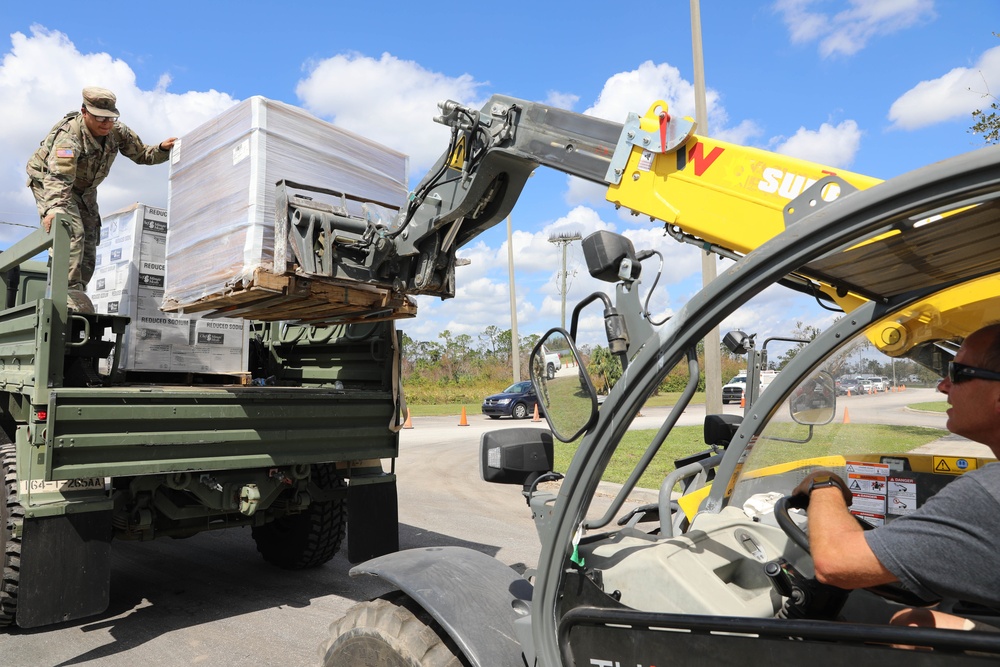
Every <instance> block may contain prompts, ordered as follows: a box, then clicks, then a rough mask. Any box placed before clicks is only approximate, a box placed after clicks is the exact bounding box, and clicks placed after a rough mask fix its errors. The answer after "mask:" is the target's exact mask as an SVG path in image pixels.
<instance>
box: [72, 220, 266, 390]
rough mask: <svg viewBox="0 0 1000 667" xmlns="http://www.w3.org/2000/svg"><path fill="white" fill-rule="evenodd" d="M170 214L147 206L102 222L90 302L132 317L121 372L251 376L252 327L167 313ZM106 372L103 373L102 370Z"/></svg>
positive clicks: (124, 345)
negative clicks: (165, 290) (164, 306)
mask: <svg viewBox="0 0 1000 667" xmlns="http://www.w3.org/2000/svg"><path fill="white" fill-rule="evenodd" d="M166 247H167V212H166V211H165V210H164V209H162V208H154V207H151V206H145V205H143V204H134V205H132V206H130V207H128V208H126V209H123V210H121V211H117V212H115V213H113V214H111V215H109V216H107V217H105V218H104V219H103V220H102V222H101V244H100V245H99V246H98V247H97V263H96V268H95V270H94V277H93V279H91V281H90V286H89V296H90V298H91V301H93V302H94V307H95V309H96V310H97V312H99V313H108V314H112V315H125V316H128V317H130V318H132V322H131V323H130V324H129V326H128V329H127V330H126V333H125V336H124V337H123V340H122V349H121V351H120V362H119V364H120V367H121V368H123V369H126V370H139V371H184V372H206V373H239V372H243V371H245V370H246V367H247V364H246V358H247V350H248V347H247V345H248V343H247V336H248V333H249V332H248V329H247V327H248V324H247V323H246V322H244V321H243V320H223V319H214V320H202V319H197V318H193V317H191V316H181V315H177V314H173V313H164V312H163V311H161V310H160V304H161V302H162V301H163V286H164V277H165V274H166ZM102 370H103V371H105V372H106V371H107V369H106V368H104V369H102Z"/></svg>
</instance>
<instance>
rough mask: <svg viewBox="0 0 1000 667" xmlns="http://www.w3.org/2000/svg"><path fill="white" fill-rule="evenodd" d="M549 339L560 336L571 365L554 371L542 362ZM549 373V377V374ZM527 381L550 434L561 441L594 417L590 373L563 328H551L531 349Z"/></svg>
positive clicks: (580, 430) (579, 431)
mask: <svg viewBox="0 0 1000 667" xmlns="http://www.w3.org/2000/svg"><path fill="white" fill-rule="evenodd" d="M552 339H564V341H560V342H561V343H562V344H566V345H569V350H567V351H568V352H569V353H570V355H571V356H572V358H573V365H572V366H570V365H568V364H567V365H563V366H561V367H560V368H559V369H558V370H556V371H555V372H554V373H551V372H549V369H548V368H547V367H546V364H545V352H544V350H545V348H546V347H548V348H555V345H551V344H549V345H548V346H546V344H547V343H548V341H550V340H552ZM550 375H551V377H550ZM531 382H532V384H534V386H535V392H536V393H537V394H538V402H539V403H541V405H542V408H543V410H544V412H545V420H546V421H547V422H548V423H549V428H550V429H552V434H553V435H555V437H557V438H559V439H560V440H561V441H563V442H570V441H571V440H575V439H576V438H578V437H579V436H580V435H581V434H582V433H584V432H585V431H586V430H587V429H588V428H590V426H591V425H592V424H593V423H594V420H595V419H596V418H597V392H596V391H595V390H594V385H593V384H592V383H591V381H590V376H589V375H588V374H587V372H586V370H585V369H584V367H583V362H582V361H581V360H580V353H579V352H578V351H577V349H576V346H575V345H574V344H573V340H572V339H571V338H570V335H569V334H568V333H567V332H566V331H565V330H564V329H551V330H549V331H548V333H546V334H545V335H544V336H543V337H542V339H541V340H540V341H538V344H537V345H535V349H534V350H532V351H531Z"/></svg>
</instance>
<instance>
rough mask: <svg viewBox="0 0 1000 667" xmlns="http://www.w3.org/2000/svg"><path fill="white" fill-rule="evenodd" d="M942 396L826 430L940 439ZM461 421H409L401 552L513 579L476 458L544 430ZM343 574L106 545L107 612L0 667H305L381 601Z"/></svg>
mask: <svg viewBox="0 0 1000 667" xmlns="http://www.w3.org/2000/svg"><path fill="white" fill-rule="evenodd" d="M940 398H941V396H940V395H937V394H934V392H933V390H908V391H907V392H903V393H894V392H890V393H887V394H880V395H878V396H856V397H850V398H842V399H839V402H838V407H837V410H838V418H842V415H843V413H844V410H845V409H846V410H847V411H848V413H849V418H850V420H851V421H852V422H858V423H863V422H865V421H880V422H882V423H890V424H897V423H898V424H916V425H925V426H934V427H937V428H943V427H944V422H945V419H946V418H945V416H944V415H943V414H917V413H913V412H911V411H908V410H906V408H905V404H906V403H913V402H921V401H933V400H940ZM667 410H668V409H667V408H649V409H644V410H643V417H641V418H639V419H638V420H637V424H636V427H639V428H656V427H658V426H659V424H660V422H661V421H662V419H663V417H664V415H665V414H666V413H667ZM726 412H732V413H737V412H739V408H738V406H734V405H730V406H726ZM703 416H704V408H703V407H702V406H692V407H691V408H690V409H689V410H688V411H687V412H686V413H685V414H684V416H683V417H682V419H681V421H680V423H682V424H700V423H701V422H702V419H703ZM468 422H469V425H468V426H459V425H458V417H427V418H415V419H413V425H414V428H413V429H410V430H404V431H403V432H402V434H401V439H400V440H401V442H400V450H401V451H400V456H399V459H398V462H397V473H398V475H399V505H400V509H399V516H400V545H401V547H402V548H412V547H423V546H444V545H456V546H466V547H470V548H473V549H477V550H479V551H482V552H484V553H487V554H489V555H491V556H495V557H496V558H498V559H499V560H500V561H502V562H504V563H506V564H508V565H511V566H513V567H515V568H516V569H519V570H523V569H524V567H525V566H533V565H534V564H535V561H536V560H537V555H538V543H537V539H536V534H535V530H534V526H533V525H532V523H531V520H530V516H529V512H528V508H527V506H526V504H525V501H524V499H523V498H522V496H521V494H520V488H519V487H515V486H499V485H491V484H485V483H483V482H482V481H481V480H480V479H479V473H478V462H477V456H478V443H479V439H480V437H481V435H482V433H484V432H486V431H489V430H492V429H497V428H510V427H512V426H520V427H543V426H544V423H539V424H535V423H532V421H531V420H527V421H523V422H513V421H511V420H508V419H503V420H499V421H494V420H490V419H487V418H486V417H483V416H482V415H478V414H476V415H469V417H468ZM67 567H72V565H71V564H68V565H67ZM349 569H350V564H349V563H348V562H347V560H346V556H345V555H339V556H338V557H337V558H335V559H334V560H333V561H331V562H330V563H327V564H326V565H325V566H323V567H321V568H318V569H315V570H309V571H305V572H286V571H283V570H279V569H276V568H274V567H272V566H270V565H268V564H267V563H265V562H264V561H263V560H262V559H261V558H260V557H259V555H258V554H257V552H256V548H255V545H254V543H253V540H252V539H251V538H250V533H249V530H223V531H218V532H214V533H205V534H201V535H197V536H195V537H192V538H189V539H184V540H171V539H165V540H157V541H154V542H150V543H144V544H143V543H128V542H116V543H115V544H114V546H113V561H112V574H111V604H110V607H109V609H108V610H107V612H106V613H104V614H103V615H101V616H98V617H94V618H90V619H86V620H82V621H76V622H71V623H65V624H61V625H57V626H53V627H50V628H45V629H40V630H30V631H28V630H21V629H18V628H13V629H10V630H8V631H7V632H5V633H3V634H0V665H31V666H33V667H34V666H37V667H44V666H48V665H53V666H54V665H101V667H117V666H119V665H120V666H123V667H124V666H128V667H134V666H135V665H142V666H143V667H168V666H169V667H174V666H177V665H213V666H215V665H234V664H257V665H279V664H280V665H316V664H318V654H317V647H318V646H319V645H320V643H321V642H322V641H323V640H324V639H325V638H326V633H327V628H328V626H329V624H330V623H331V622H332V621H334V620H335V619H337V618H339V617H340V616H341V615H342V614H343V613H344V612H345V611H346V610H347V608H348V607H350V606H351V605H352V604H354V603H355V602H356V601H360V600H366V599H369V598H371V597H374V596H377V595H379V594H381V593H383V592H386V591H387V590H388V587H387V586H386V585H385V584H383V583H381V582H380V581H378V580H373V579H371V578H368V577H361V578H351V577H350V576H348V570H349Z"/></svg>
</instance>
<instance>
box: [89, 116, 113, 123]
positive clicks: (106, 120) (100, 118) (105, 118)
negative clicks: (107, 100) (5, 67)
mask: <svg viewBox="0 0 1000 667" xmlns="http://www.w3.org/2000/svg"><path fill="white" fill-rule="evenodd" d="M90 117H91V118H93V119H94V120H96V121H97V122H98V123H114V122H115V121H117V120H118V116H95V115H94V114H90Z"/></svg>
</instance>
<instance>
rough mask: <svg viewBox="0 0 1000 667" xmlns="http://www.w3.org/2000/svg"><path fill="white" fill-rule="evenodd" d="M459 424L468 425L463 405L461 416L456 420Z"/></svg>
mask: <svg viewBox="0 0 1000 667" xmlns="http://www.w3.org/2000/svg"><path fill="white" fill-rule="evenodd" d="M458 425H459V426H468V425H469V420H468V419H466V417H465V406H464V405H463V406H462V418H461V419H460V420H459V421H458Z"/></svg>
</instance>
